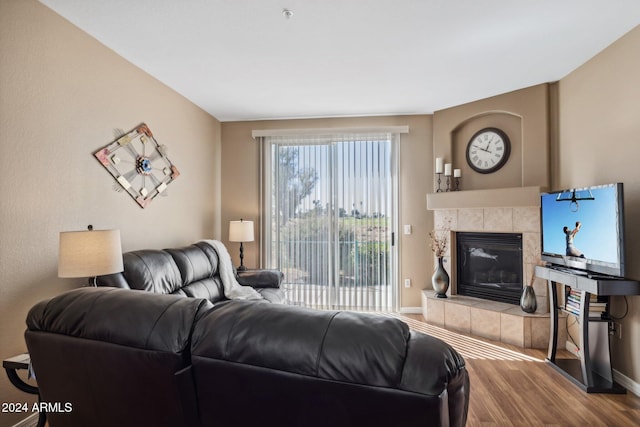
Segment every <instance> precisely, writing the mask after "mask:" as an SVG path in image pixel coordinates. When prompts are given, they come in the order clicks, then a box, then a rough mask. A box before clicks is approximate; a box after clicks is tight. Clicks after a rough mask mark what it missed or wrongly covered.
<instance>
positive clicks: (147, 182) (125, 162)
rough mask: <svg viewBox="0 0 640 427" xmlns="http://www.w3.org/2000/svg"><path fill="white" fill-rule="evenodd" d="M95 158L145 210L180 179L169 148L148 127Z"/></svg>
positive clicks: (126, 136) (139, 127)
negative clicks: (170, 156) (171, 184)
mask: <svg viewBox="0 0 640 427" xmlns="http://www.w3.org/2000/svg"><path fill="white" fill-rule="evenodd" d="M94 156H95V157H96V158H97V159H98V161H100V163H102V165H103V166H104V167H105V168H106V169H107V171H109V173H110V174H111V175H112V176H113V177H114V178H115V179H116V181H118V183H119V184H120V186H122V188H123V189H124V190H125V191H126V192H127V193H129V194H130V195H131V197H133V199H134V200H135V201H136V202H137V203H138V205H140V207H142V208H146V207H147V206H148V205H149V203H151V201H152V200H153V198H154V197H156V196H157V195H159V194H161V193H163V192H164V191H165V190H166V189H167V186H168V185H169V184H170V183H172V182H173V180H174V179H176V178H177V177H178V176H179V175H180V172H178V169H177V168H176V167H175V166H174V165H173V163H171V161H170V160H169V158H168V157H167V148H166V147H165V146H164V145H159V144H158V142H157V141H156V140H155V138H154V137H153V134H152V133H151V130H149V127H148V126H147V125H146V124H144V123H142V124H141V125H140V126H138V127H137V128H136V129H134V130H132V131H131V132H129V133H127V134H126V135H123V136H121V137H120V138H118V139H116V140H115V141H113V142H112V143H111V144H109V145H107V146H106V147H104V148H101V149H100V150H98V151H97V152H95V153H94Z"/></svg>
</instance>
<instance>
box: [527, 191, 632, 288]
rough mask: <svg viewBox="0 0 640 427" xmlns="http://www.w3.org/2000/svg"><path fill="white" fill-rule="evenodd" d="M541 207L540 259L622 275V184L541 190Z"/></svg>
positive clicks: (592, 270)
mask: <svg viewBox="0 0 640 427" xmlns="http://www.w3.org/2000/svg"><path fill="white" fill-rule="evenodd" d="M540 209H541V211H540V221H541V236H542V260H543V261H546V262H548V263H550V264H553V265H556V266H562V267H566V268H570V269H578V270H581V271H584V272H585V274H588V273H589V272H591V273H598V274H603V275H608V276H616V277H624V214H623V211H624V201H623V192H622V184H621V183H616V184H608V185H599V186H593V187H587V188H572V189H568V190H563V191H555V192H550V193H542V194H541V196H540Z"/></svg>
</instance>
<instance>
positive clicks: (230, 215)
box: [222, 116, 433, 308]
mask: <svg viewBox="0 0 640 427" xmlns="http://www.w3.org/2000/svg"><path fill="white" fill-rule="evenodd" d="M403 125H408V126H409V134H406V135H402V137H401V142H400V174H399V175H400V176H399V178H400V182H399V185H400V218H399V220H400V221H399V223H400V224H401V225H402V224H411V225H412V226H413V234H411V235H409V236H405V235H402V234H401V233H400V236H399V237H400V239H399V241H400V251H401V259H400V277H401V278H402V279H404V278H411V279H412V281H413V286H412V287H411V288H409V289H406V288H404V287H402V286H401V287H400V306H401V307H414V308H415V307H420V291H421V290H422V289H425V288H431V284H430V277H431V274H432V273H433V260H432V259H431V258H432V257H431V256H429V254H430V249H429V245H428V233H429V231H430V230H431V229H432V227H433V216H432V215H427V212H426V210H425V198H424V197H425V194H426V193H427V192H428V189H429V188H431V186H432V183H433V160H432V153H433V146H432V143H431V138H432V125H431V116H396V117H369V118H335V119H317V120H271V121H257V122H228V123H223V124H222V157H223V159H224V162H223V164H222V180H223V182H224V185H223V187H222V206H223V208H222V224H223V226H222V237H223V238H224V239H225V240H226V239H227V238H228V223H229V221H230V220H234V219H239V218H240V217H242V218H244V219H248V220H253V221H256V223H255V224H256V233H257V236H256V238H258V236H259V221H260V212H261V209H260V200H259V180H260V177H259V150H258V148H259V146H258V144H257V143H256V141H255V140H253V139H252V137H251V131H253V130H263V129H304V128H331V127H334V128H336V127H340V128H344V127H373V126H403ZM227 244H228V246H229V248H230V253H231V254H232V256H233V257H234V259H235V262H236V263H239V259H238V258H239V256H238V249H237V246H238V244H237V243H229V242H227ZM258 250H259V242H257V241H256V242H253V243H248V244H246V245H245V264H246V265H247V266H249V267H253V266H257V265H258V264H259V254H258Z"/></svg>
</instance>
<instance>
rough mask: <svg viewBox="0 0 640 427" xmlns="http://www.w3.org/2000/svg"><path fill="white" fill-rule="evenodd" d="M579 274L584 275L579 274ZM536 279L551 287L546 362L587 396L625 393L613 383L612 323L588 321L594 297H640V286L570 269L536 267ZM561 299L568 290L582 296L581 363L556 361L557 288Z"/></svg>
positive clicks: (580, 312)
mask: <svg viewBox="0 0 640 427" xmlns="http://www.w3.org/2000/svg"><path fill="white" fill-rule="evenodd" d="M580 273H584V272H583V271H580ZM535 275H536V277H539V278H541V279H546V280H547V283H548V286H549V292H548V293H549V308H550V311H551V313H550V314H551V316H550V320H551V321H550V334H549V350H548V353H547V362H549V363H550V364H551V366H553V367H554V368H555V369H556V370H558V371H559V372H560V373H562V374H563V375H564V376H565V377H567V378H568V379H570V380H571V381H572V382H574V383H575V384H576V385H578V386H579V387H580V388H582V389H583V390H584V391H586V392H587V393H619V394H623V393H626V390H625V389H624V387H622V386H620V385H619V384H617V383H616V382H614V381H613V372H612V370H611V350H610V343H609V321H607V320H603V319H600V318H590V317H589V302H590V299H591V295H592V294H593V295H598V296H605V297H609V296H621V295H640V282H637V281H634V280H627V279H620V278H613V277H607V276H600V275H592V276H590V275H588V274H577V272H574V271H571V270H568V269H566V270H565V269H557V268H552V267H543V266H536V268H535ZM558 285H559V286H560V290H561V291H563V292H560V294H561V295H564V294H565V293H564V289H565V287H570V288H572V289H575V290H578V291H579V292H580V309H579V315H578V316H577V317H578V323H579V326H580V337H579V342H578V345H579V347H580V351H579V358H578V359H557V358H556V351H557V349H558V310H562V309H563V308H564V302H562V304H559V301H558V292H557V286H558Z"/></svg>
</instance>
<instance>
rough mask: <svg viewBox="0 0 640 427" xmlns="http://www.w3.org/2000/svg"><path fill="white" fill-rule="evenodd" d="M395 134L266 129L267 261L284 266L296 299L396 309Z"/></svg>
mask: <svg viewBox="0 0 640 427" xmlns="http://www.w3.org/2000/svg"><path fill="white" fill-rule="evenodd" d="M396 139H397V136H396V135H393V134H390V133H370V134H353V133H350V134H341V135H332V136H323V135H314V136H269V137H265V140H264V144H265V145H264V153H265V155H266V156H265V162H264V165H265V168H264V178H265V179H264V185H265V188H264V192H265V195H264V200H263V201H264V204H265V214H266V215H265V224H264V225H265V226H264V227H263V229H264V230H265V233H264V234H265V235H264V236H263V237H264V242H265V248H264V249H265V255H266V263H267V265H268V266H271V267H273V268H278V269H280V270H282V271H283V272H284V273H285V283H284V286H285V289H286V291H287V298H288V300H289V301H290V302H291V303H294V304H301V305H307V306H311V307H316V308H341V309H361V310H391V309H393V307H394V304H395V289H396V287H395V286H394V284H395V283H396V277H395V276H396V275H395V269H396V255H395V248H394V247H393V246H392V233H393V232H394V230H395V228H396V224H395V222H396V221H395V218H396V216H397V215H396V206H397V203H396V197H397V191H396V181H397V179H396V176H395V173H396V172H395V169H396V167H395V162H396V160H397V157H396V153H395V146H396V144H395V141H396Z"/></svg>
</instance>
